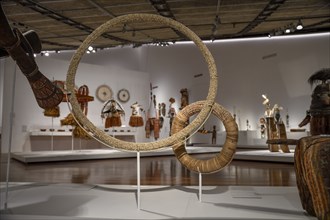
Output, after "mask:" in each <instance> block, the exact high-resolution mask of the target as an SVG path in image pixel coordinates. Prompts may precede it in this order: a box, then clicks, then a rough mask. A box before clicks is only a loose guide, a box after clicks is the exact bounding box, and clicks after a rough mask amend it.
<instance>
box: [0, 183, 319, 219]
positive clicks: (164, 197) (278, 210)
mask: <svg viewBox="0 0 330 220" xmlns="http://www.w3.org/2000/svg"><path fill="white" fill-rule="evenodd" d="M3 187H4V184H2V190H1V216H0V219H6V220H21V219H25V220H39V219H42V220H45V219H48V220H49V219H51V220H63V219H68V220H69V219H70V220H73V219H81V220H83V219H89V220H96V219H99V220H100V219H103V220H109V219H230V220H236V219H237V220H238V219H240V220H245V219H249V220H252V219H254V220H255V219H264V220H265V219H268V220H274V219H286V220H291V219H295V220H298V219H299V220H304V219H310V220H316V218H315V217H311V216H308V215H307V213H306V212H305V211H304V210H303V209H302V206H301V203H300V199H299V194H298V189H297V188H296V187H260V186H258V187H255V186H203V194H202V202H200V201H199V198H198V196H199V190H198V186H142V187H141V206H140V209H138V208H137V198H136V186H128V185H81V184H37V183H30V184H28V183H26V184H22V183H20V184H15V183H10V189H9V199H8V206H7V207H8V209H7V210H6V211H5V210H4V203H3V202H4V194H5V193H4V188H3Z"/></svg>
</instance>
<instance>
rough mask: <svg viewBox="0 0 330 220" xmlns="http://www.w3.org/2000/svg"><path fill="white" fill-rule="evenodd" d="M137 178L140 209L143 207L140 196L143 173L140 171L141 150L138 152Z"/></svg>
mask: <svg viewBox="0 0 330 220" xmlns="http://www.w3.org/2000/svg"><path fill="white" fill-rule="evenodd" d="M136 174H137V175H136V179H137V208H138V210H140V208H141V197H140V192H141V181H140V178H141V173H140V151H137V152H136Z"/></svg>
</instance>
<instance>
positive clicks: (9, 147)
mask: <svg viewBox="0 0 330 220" xmlns="http://www.w3.org/2000/svg"><path fill="white" fill-rule="evenodd" d="M16 71H17V65H15V69H14V76H13V86H12V89H13V95H12V97H11V107H10V123H9V144H8V157H7V171H6V172H7V173H6V195H5V204H4V206H5V207H4V208H5V210H7V208H8V189H9V173H10V159H11V147H12V146H11V145H12V139H13V124H14V107H15V102H14V101H15V100H14V98H15V87H16Z"/></svg>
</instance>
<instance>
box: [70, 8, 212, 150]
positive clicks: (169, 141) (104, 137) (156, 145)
mask: <svg viewBox="0 0 330 220" xmlns="http://www.w3.org/2000/svg"><path fill="white" fill-rule="evenodd" d="M130 22H155V23H158V24H163V25H167V26H170V27H171V28H173V29H176V30H177V31H179V32H181V33H182V34H184V35H185V36H186V37H187V38H189V39H190V40H192V41H193V42H194V43H195V45H196V46H197V48H198V49H199V50H200V52H201V53H202V55H203V57H204V59H205V61H206V63H207V66H208V70H209V74H210V87H209V91H208V95H207V97H206V101H205V103H204V105H203V107H202V109H201V111H200V113H199V114H198V115H197V116H196V118H195V119H194V120H193V121H192V122H191V123H190V124H189V125H188V126H187V127H185V128H184V129H182V130H181V131H180V132H177V133H176V134H175V135H172V136H170V137H168V138H164V139H161V140H159V141H155V142H150V143H132V142H125V141H121V140H118V139H116V138H113V137H111V136H109V135H108V134H106V133H105V132H104V131H102V130H101V129H98V128H97V127H96V126H95V125H94V124H93V123H92V122H91V121H89V120H88V119H87V117H86V116H85V115H84V114H83V112H82V111H81V109H80V105H79V103H78V101H77V98H76V96H75V93H74V85H75V75H76V72H77V69H78V64H79V62H80V60H81V58H82V56H83V55H84V54H85V52H86V50H87V48H88V47H89V45H91V43H93V42H94V41H95V40H96V39H97V38H98V37H99V36H101V35H102V34H103V33H105V32H107V31H109V29H110V28H111V27H115V26H117V27H118V25H121V24H126V23H130ZM66 86H67V89H68V91H69V92H70V94H71V95H70V98H69V101H70V103H71V106H72V113H73V115H74V116H75V118H76V120H77V121H78V122H79V124H80V125H81V126H83V127H84V128H85V129H86V130H87V131H88V132H89V133H90V135H91V136H93V137H94V138H95V139H96V140H98V141H100V142H102V143H103V144H105V145H107V146H109V147H113V148H117V149H122V150H127V151H151V150H155V149H160V148H164V147H168V146H171V145H173V144H174V143H176V142H178V140H181V139H183V138H184V137H186V136H187V135H188V134H189V133H194V132H195V131H196V130H197V129H198V127H199V126H200V125H202V124H203V123H204V121H205V120H206V118H207V117H208V115H209V114H210V112H211V109H212V107H213V104H214V100H215V96H216V93H217V86H218V76H217V70H216V66H215V62H214V59H213V56H212V55H211V53H210V51H209V50H208V49H207V47H206V46H205V44H204V43H203V42H202V41H201V39H200V38H199V37H198V36H197V35H196V34H195V33H194V32H192V31H191V30H190V29H189V28H187V27H186V26H184V25H183V24H181V23H179V22H177V21H174V20H172V19H169V18H165V17H162V16H159V15H151V14H129V15H123V16H119V17H116V18H113V19H111V20H109V21H107V22H106V23H104V24H102V25H101V26H99V27H98V28H97V29H95V30H94V31H93V32H92V33H91V34H90V35H89V36H88V37H87V38H86V39H85V40H84V42H83V43H82V44H81V45H80V47H79V48H78V49H77V51H76V52H75V54H74V55H73V57H72V59H71V63H70V66H69V69H68V74H67V78H66Z"/></svg>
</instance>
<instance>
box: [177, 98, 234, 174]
mask: <svg viewBox="0 0 330 220" xmlns="http://www.w3.org/2000/svg"><path fill="white" fill-rule="evenodd" d="M204 103H205V101H198V102H195V103H192V104H190V105H188V106H186V107H185V108H184V109H182V110H181V111H180V112H178V114H177V115H176V117H175V118H174V120H173V124H172V134H175V133H177V132H179V131H181V130H182V129H183V127H184V126H185V123H186V122H187V121H188V119H189V117H190V116H192V115H194V114H196V113H198V112H199V111H200V110H201V109H202V107H203V105H204ZM212 113H213V114H214V115H215V116H217V117H218V118H219V119H220V120H221V121H222V122H223V124H224V126H225V129H226V134H227V135H226V141H225V143H224V145H223V148H222V150H221V151H220V152H219V153H218V154H216V156H215V157H213V158H211V159H208V160H199V159H196V158H193V157H191V156H190V155H189V154H188V153H187V151H186V148H185V146H184V139H181V142H180V143H176V144H174V145H173V147H172V149H173V151H174V154H175V156H176V157H177V158H178V160H179V161H180V162H181V163H182V164H183V165H184V166H185V167H187V168H188V169H189V170H191V171H195V172H198V173H214V172H218V171H220V170H221V169H223V168H224V167H226V166H227V165H228V164H229V163H230V162H231V161H232V159H233V157H234V154H235V151H236V145H237V140H238V128H237V124H236V122H235V120H234V118H233V117H232V116H231V114H230V113H229V112H228V111H227V110H226V109H224V108H223V107H222V106H221V105H219V104H218V103H214V106H213V109H212Z"/></svg>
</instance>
